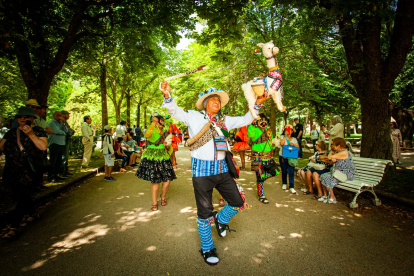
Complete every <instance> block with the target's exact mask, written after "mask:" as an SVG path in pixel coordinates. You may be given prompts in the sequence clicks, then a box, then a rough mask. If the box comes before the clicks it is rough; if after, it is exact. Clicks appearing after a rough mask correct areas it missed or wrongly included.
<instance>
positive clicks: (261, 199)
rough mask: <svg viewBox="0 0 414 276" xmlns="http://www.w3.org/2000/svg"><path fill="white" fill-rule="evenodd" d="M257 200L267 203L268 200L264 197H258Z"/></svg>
mask: <svg viewBox="0 0 414 276" xmlns="http://www.w3.org/2000/svg"><path fill="white" fill-rule="evenodd" d="M259 201H260V202H261V203H264V204H269V200H267V198H265V197H259Z"/></svg>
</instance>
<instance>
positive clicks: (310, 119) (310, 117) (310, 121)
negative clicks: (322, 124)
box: [309, 115, 313, 133]
mask: <svg viewBox="0 0 414 276" xmlns="http://www.w3.org/2000/svg"><path fill="white" fill-rule="evenodd" d="M312 126H313V117H312V115H309V133H312Z"/></svg>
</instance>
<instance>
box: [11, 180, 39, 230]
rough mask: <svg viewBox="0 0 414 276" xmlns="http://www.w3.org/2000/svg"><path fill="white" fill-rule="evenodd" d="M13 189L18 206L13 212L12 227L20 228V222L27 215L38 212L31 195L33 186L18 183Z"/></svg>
mask: <svg viewBox="0 0 414 276" xmlns="http://www.w3.org/2000/svg"><path fill="white" fill-rule="evenodd" d="M12 191H13V199H14V200H15V202H16V207H15V209H14V212H13V218H12V223H11V227H12V228H19V226H20V222H21V221H22V219H23V217H24V216H25V215H33V214H35V213H36V209H35V205H34V202H33V199H32V196H31V193H32V187H30V186H27V187H26V186H22V185H21V184H19V183H18V184H17V185H15V186H13V188H12Z"/></svg>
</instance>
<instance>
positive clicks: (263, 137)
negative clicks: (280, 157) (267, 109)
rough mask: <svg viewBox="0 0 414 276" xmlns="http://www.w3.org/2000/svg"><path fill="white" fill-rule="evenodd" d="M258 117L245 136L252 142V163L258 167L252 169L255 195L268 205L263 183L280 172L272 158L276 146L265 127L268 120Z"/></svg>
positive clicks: (261, 115) (268, 129)
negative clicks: (254, 178)
mask: <svg viewBox="0 0 414 276" xmlns="http://www.w3.org/2000/svg"><path fill="white" fill-rule="evenodd" d="M259 116H260V118H259V120H256V121H254V122H253V124H251V125H250V126H249V128H248V129H247V136H248V137H250V138H251V139H252V141H253V146H252V163H253V162H254V161H256V162H258V166H257V167H256V168H252V170H255V171H256V181H257V195H258V197H259V201H260V202H261V203H264V204H269V201H268V200H267V198H266V196H265V192H264V182H265V181H266V180H267V179H269V178H271V177H274V176H276V175H278V174H279V173H280V172H279V170H278V169H277V165H276V162H275V161H274V159H273V157H272V150H273V149H274V148H275V147H276V146H275V145H273V143H272V140H273V134H272V131H271V130H270V128H268V127H267V124H268V119H267V118H266V116H265V115H264V114H262V113H261V114H260V115H259Z"/></svg>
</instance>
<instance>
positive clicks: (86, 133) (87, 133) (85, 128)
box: [81, 122, 93, 142]
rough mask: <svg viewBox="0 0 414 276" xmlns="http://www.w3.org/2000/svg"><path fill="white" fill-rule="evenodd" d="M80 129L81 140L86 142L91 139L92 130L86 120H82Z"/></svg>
mask: <svg viewBox="0 0 414 276" xmlns="http://www.w3.org/2000/svg"><path fill="white" fill-rule="evenodd" d="M81 131H82V136H83V140H84V141H86V142H87V141H91V137H92V136H93V131H92V128H91V127H90V126H89V125H88V123H87V122H83V124H82V127H81Z"/></svg>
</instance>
